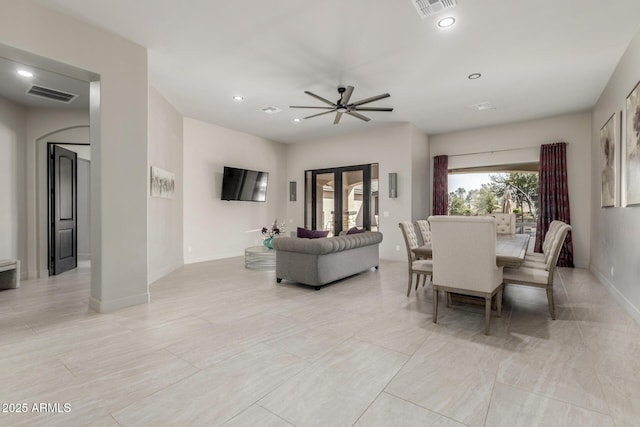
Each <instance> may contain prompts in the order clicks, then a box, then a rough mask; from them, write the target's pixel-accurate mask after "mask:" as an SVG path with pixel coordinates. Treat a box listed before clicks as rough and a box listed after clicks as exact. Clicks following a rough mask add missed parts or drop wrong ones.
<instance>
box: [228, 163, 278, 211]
mask: <svg viewBox="0 0 640 427" xmlns="http://www.w3.org/2000/svg"><path fill="white" fill-rule="evenodd" d="M268 180H269V173H268V172H260V171H252V170H248V169H238V168H232V167H228V166H225V167H224V175H223V176H222V197H221V199H222V200H241V201H248V202H264V201H266V200H267V182H268Z"/></svg>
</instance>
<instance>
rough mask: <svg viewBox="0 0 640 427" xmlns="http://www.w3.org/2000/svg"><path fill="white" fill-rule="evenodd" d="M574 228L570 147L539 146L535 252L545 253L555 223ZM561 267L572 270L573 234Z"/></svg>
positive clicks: (562, 144)
mask: <svg viewBox="0 0 640 427" xmlns="http://www.w3.org/2000/svg"><path fill="white" fill-rule="evenodd" d="M555 220H558V221H562V222H565V223H567V224H571V213H570V210H569V187H568V186H567V144H566V143H564V142H558V143H555V144H545V145H541V146H540V164H539V166H538V224H537V231H536V245H535V249H534V250H535V251H536V252H542V243H543V242H544V238H545V236H546V234H547V230H548V229H549V224H551V222H552V221H555ZM558 266H559V267H573V243H572V240H571V231H570V232H569V233H568V234H567V239H566V240H565V243H564V246H563V247H562V251H561V252H560V257H559V258H558Z"/></svg>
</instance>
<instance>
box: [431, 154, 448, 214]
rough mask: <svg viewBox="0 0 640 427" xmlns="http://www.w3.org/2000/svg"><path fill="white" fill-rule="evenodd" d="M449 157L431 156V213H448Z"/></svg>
mask: <svg viewBox="0 0 640 427" xmlns="http://www.w3.org/2000/svg"><path fill="white" fill-rule="evenodd" d="M448 178H449V158H448V157H447V156H436V157H434V158H433V214H434V215H447V214H448V213H449V182H448Z"/></svg>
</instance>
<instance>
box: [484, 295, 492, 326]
mask: <svg viewBox="0 0 640 427" xmlns="http://www.w3.org/2000/svg"><path fill="white" fill-rule="evenodd" d="M490 322H491V295H489V296H487V297H484V334H485V335H489V323H490Z"/></svg>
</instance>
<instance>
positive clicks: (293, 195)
mask: <svg viewBox="0 0 640 427" xmlns="http://www.w3.org/2000/svg"><path fill="white" fill-rule="evenodd" d="M297 198H298V191H297V184H296V181H289V201H290V202H295V201H296V199H297Z"/></svg>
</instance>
